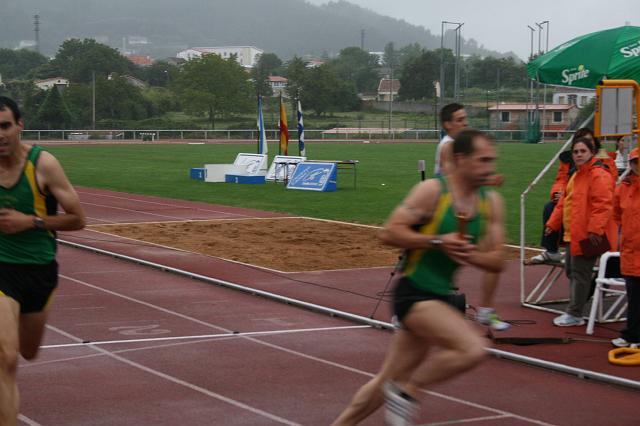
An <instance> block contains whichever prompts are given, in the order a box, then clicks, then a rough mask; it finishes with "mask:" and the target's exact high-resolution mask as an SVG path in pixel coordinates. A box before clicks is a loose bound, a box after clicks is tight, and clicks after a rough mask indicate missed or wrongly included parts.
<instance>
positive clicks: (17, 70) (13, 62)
mask: <svg viewBox="0 0 640 426" xmlns="http://www.w3.org/2000/svg"><path fill="white" fill-rule="evenodd" d="M47 62H48V59H47V58H46V57H44V56H42V55H41V54H39V53H37V52H33V51H31V50H24V49H22V50H10V49H0V75H2V79H3V80H5V81H6V80H11V79H24V78H25V77H26V76H27V74H28V73H29V71H31V70H33V69H34V68H37V67H39V66H41V65H43V64H46V63H47Z"/></svg>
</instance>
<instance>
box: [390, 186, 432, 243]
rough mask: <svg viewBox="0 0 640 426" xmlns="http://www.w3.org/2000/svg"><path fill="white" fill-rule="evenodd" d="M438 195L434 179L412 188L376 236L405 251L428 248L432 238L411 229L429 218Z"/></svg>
mask: <svg viewBox="0 0 640 426" xmlns="http://www.w3.org/2000/svg"><path fill="white" fill-rule="evenodd" d="M439 194H440V183H439V182H438V181H437V180H435V179H429V180H426V181H424V182H420V183H419V184H417V185H416V186H414V187H413V189H412V190H411V192H410V193H409V195H408V196H407V198H405V199H404V201H403V202H402V203H401V204H400V205H399V206H398V207H396V209H395V210H394V211H393V213H391V216H390V217H389V219H388V220H387V222H386V223H385V224H384V227H383V229H382V231H380V233H379V234H378V236H379V237H380V239H381V240H382V242H384V243H385V244H388V245H390V246H394V247H400V248H405V249H421V248H427V247H429V246H430V242H431V240H432V239H434V236H433V235H424V234H420V233H418V232H416V230H415V229H413V227H415V226H416V225H419V224H421V223H425V222H427V221H428V220H429V219H430V218H431V215H432V214H433V208H434V206H435V203H436V202H437V197H438V196H439Z"/></svg>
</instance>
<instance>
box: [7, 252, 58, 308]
mask: <svg viewBox="0 0 640 426" xmlns="http://www.w3.org/2000/svg"><path fill="white" fill-rule="evenodd" d="M57 285H58V262H56V261H55V260H54V261H53V262H51V263H49V264H46V265H21V264H14V263H2V262H0V292H2V293H3V294H4V295H5V296H6V297H10V298H12V299H14V300H15V301H16V302H18V303H19V304H20V313H21V314H29V313H35V312H41V311H42V310H44V308H45V307H46V306H47V303H48V302H49V299H50V298H51V293H53V290H55V288H56V287H57Z"/></svg>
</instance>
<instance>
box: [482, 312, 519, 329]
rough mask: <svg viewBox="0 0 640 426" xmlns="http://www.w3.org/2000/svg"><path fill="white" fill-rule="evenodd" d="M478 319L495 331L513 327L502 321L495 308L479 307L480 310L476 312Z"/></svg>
mask: <svg viewBox="0 0 640 426" xmlns="http://www.w3.org/2000/svg"><path fill="white" fill-rule="evenodd" d="M476 321H478V322H479V323H480V324H482V325H487V326H489V327H491V329H492V330H495V331H504V330H508V329H509V328H510V327H511V324H509V323H508V322H506V321H502V320H501V319H500V317H498V314H496V310H495V309H493V308H478V311H477V312H476Z"/></svg>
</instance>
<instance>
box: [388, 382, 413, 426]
mask: <svg viewBox="0 0 640 426" xmlns="http://www.w3.org/2000/svg"><path fill="white" fill-rule="evenodd" d="M417 414H418V402H417V401H416V400H415V399H413V398H412V397H411V396H410V395H408V394H406V393H405V392H403V391H402V389H400V388H399V387H398V386H397V385H396V384H395V383H393V382H387V383H385V385H384V419H385V424H386V425H387V426H411V425H413V421H414V420H415V418H416V417H417Z"/></svg>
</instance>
